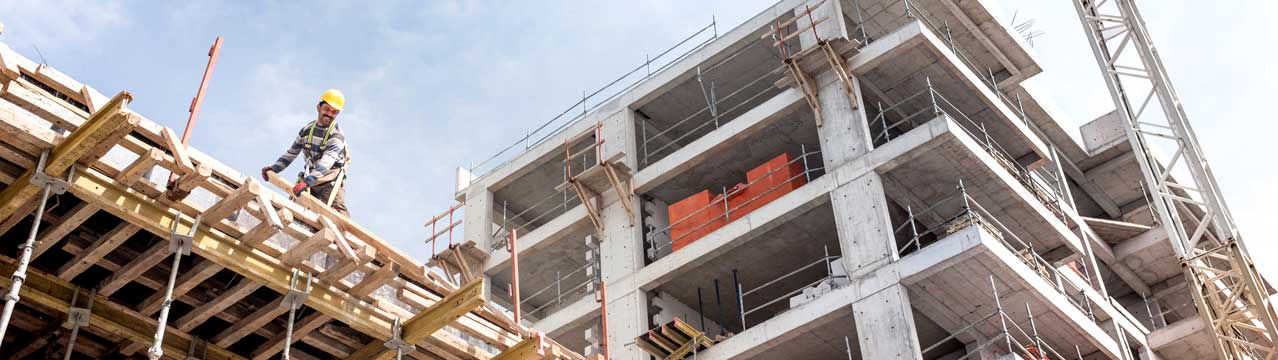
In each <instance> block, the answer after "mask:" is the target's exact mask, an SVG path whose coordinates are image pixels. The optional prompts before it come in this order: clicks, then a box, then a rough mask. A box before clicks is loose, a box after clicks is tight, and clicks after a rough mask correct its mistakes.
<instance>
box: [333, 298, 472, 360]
mask: <svg viewBox="0 0 1278 360" xmlns="http://www.w3.org/2000/svg"><path fill="white" fill-rule="evenodd" d="M487 301H488V300H487V299H486V298H484V279H483V278H478V279H475V280H474V281H471V282H470V283H469V284H466V286H462V288H461V289H458V290H457V291H456V292H453V293H452V294H449V295H448V296H445V297H444V298H443V299H441V300H440V301H439V302H437V303H435V305H433V306H431V307H429V308H427V309H426V310H422V312H419V313H417V315H413V317H412V318H411V319H409V320H408V321H406V322H404V328H403V330H402V331H401V336H403V338H404V339H403V340H404V342H407V343H409V344H416V343H419V342H422V341H424V340H426V338H428V337H430V335H431V334H434V333H435V332H436V331H439V330H440V329H443V328H444V326H447V325H448V324H451V323H453V322H454V321H457V319H459V318H461V317H462V316H463V315H466V314H467V313H469V312H471V311H476V310H479V308H480V307H482V306H483V305H484V303H485V302H487ZM392 356H394V352H391V351H389V349H387V348H386V347H385V346H384V345H383V344H382V342H381V341H377V340H374V341H373V343H371V344H368V345H367V346H364V348H363V349H360V350H359V351H356V352H355V353H354V354H351V356H350V357H348V359H359V360H363V359H377V360H386V359H390V358H391V357H392Z"/></svg>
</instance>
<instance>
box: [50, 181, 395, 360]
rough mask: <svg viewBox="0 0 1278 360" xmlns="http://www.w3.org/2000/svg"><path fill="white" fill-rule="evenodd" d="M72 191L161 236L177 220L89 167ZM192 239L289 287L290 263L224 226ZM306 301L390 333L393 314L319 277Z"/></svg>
mask: <svg viewBox="0 0 1278 360" xmlns="http://www.w3.org/2000/svg"><path fill="white" fill-rule="evenodd" d="M68 191H69V192H71V193H72V194H74V195H75V196H76V197H78V198H80V199H83V200H84V201H86V202H88V203H91V204H95V205H97V206H99V207H101V208H102V209H103V210H105V211H107V212H109V213H111V215H115V216H116V217H119V218H121V219H124V221H128V222H130V223H133V224H134V225H137V226H139V227H141V228H143V229H145V230H146V231H149V232H151V233H153V234H156V235H158V236H161V237H168V236H169V229H170V226H171V224H173V222H174V221H177V220H176V213H175V212H172V211H170V208H169V207H168V206H166V205H164V204H163V203H160V202H159V201H157V200H152V199H148V198H147V197H146V196H145V195H142V194H140V193H138V192H136V191H133V190H132V189H128V188H125V187H123V186H120V185H119V184H116V183H115V181H113V180H111V179H109V178H107V177H105V176H103V175H102V174H99V173H97V172H96V171H92V170H89V169H88V168H85V167H79V168H77V169H76V176H75V179H73V180H72V181H71V188H70V189H69V190H68ZM192 220H193V219H191V218H189V217H184V218H182V219H181V220H180V221H178V226H177V232H178V233H180V234H186V233H190V231H191V221H192ZM192 245H193V246H192V249H191V250H192V251H193V252H195V253H196V254H198V255H200V256H202V257H204V258H205V259H208V260H209V261H213V262H215V263H217V264H219V265H222V266H224V267H226V268H227V269H230V270H231V271H234V272H236V273H239V274H240V275H243V276H244V277H246V278H248V279H249V280H252V281H255V282H258V283H261V284H264V285H266V286H268V287H270V288H271V289H273V290H275V291H277V292H279V293H281V294H284V293H288V289H289V278H290V277H291V274H292V269H291V268H289V267H288V266H286V265H283V264H281V263H280V262H279V260H277V259H275V258H272V257H270V256H268V255H266V254H264V253H262V252H260V251H254V250H253V249H252V248H249V247H246V246H243V245H240V244H239V243H238V242H237V241H235V239H232V238H230V237H227V236H226V235H224V234H222V233H220V232H211V231H209V230H208V228H207V227H201V228H200V229H199V231H198V232H197V233H196V234H195V236H194V240H193V244H192ZM306 305H307V306H310V307H311V308H313V309H315V310H318V311H319V312H321V313H324V314H326V315H328V316H332V317H333V318H334V319H336V320H340V321H342V322H343V323H346V324H347V325H350V327H351V328H354V329H356V330H359V331H361V332H364V333H366V334H368V335H371V336H373V337H376V338H383V339H387V338H390V336H391V317H390V315H388V314H386V313H385V312H384V311H382V310H380V309H377V308H375V307H374V306H373V305H372V304H369V303H366V302H363V301H360V300H358V299H356V298H354V297H352V296H350V295H349V294H346V293H345V292H342V291H341V290H339V289H337V288H335V287H333V286H332V285H331V284H327V283H324V282H323V281H319V280H316V284H315V285H314V288H313V289H312V290H311V294H310V296H308V297H307V299H306Z"/></svg>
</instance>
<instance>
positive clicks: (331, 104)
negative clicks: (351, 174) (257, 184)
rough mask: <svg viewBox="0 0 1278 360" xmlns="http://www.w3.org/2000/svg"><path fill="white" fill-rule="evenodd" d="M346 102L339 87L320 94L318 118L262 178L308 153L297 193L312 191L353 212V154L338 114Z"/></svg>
mask: <svg viewBox="0 0 1278 360" xmlns="http://www.w3.org/2000/svg"><path fill="white" fill-rule="evenodd" d="M345 105H346V97H345V96H343V95H342V92H341V91H338V90H337V89H329V90H328V91H325V92H324V94H322V95H320V101H319V104H316V105H315V110H316V111H317V112H318V113H319V115H318V116H317V117H316V119H315V121H311V122H310V123H307V124H306V126H303V127H302V130H301V131H298V133H297V139H296V140H293V145H292V146H289V148H288V150H287V151H285V152H284V155H283V156H280V158H279V160H276V161H275V163H274V164H271V165H270V166H267V167H263V168H262V179H267V172H274V173H279V172H281V171H284V169H285V168H288V165H289V164H291V163H293V159H296V158H297V154H298V153H304V154H305V155H306V169H305V171H303V172H302V173H300V174H298V181H297V184H296V185H294V186H293V196H301V195H302V192H303V191H309V192H310V193H311V195H313V196H315V197H316V198H317V199H319V200H320V201H324V202H326V203H327V204H328V205H329V206H331V207H332V208H333V210H336V211H337V212H339V213H342V214H344V215H348V216H349V215H350V213H349V212H348V211H347V210H346V201H345V193H346V190H345V186H344V185H345V184H344V181H345V178H346V165H347V164H348V163H349V162H350V161H349V160H350V158H349V156H348V155H347V153H346V136H344V135H342V129H341V128H339V127H338V126H337V123H336V122H335V121H336V120H337V114H339V113H341V112H342V108H343V107H345Z"/></svg>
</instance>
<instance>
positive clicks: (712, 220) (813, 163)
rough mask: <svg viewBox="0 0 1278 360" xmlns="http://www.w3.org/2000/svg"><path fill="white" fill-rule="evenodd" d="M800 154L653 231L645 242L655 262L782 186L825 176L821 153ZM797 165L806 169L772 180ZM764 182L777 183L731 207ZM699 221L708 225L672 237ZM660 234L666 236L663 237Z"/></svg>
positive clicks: (723, 223) (730, 219)
mask: <svg viewBox="0 0 1278 360" xmlns="http://www.w3.org/2000/svg"><path fill="white" fill-rule="evenodd" d="M799 151H800V155H799V156H797V157H795V158H794V159H791V160H790V161H788V162H786V163H785V164H784V165H782V166H778V167H777V168H775V169H772V170H770V171H768V172H767V173H766V174H763V175H762V176H760V177H759V179H756V180H754V181H750V182H747V183H746V184H743V185H739V186H734V187H732V188H726V187H725V188H723V189H722V190H723V191H722V193H721V195H718V196H716V198H715V199H714V200H712V201H710V203H709V204H707V205H705V206H702V207H701V208H698V209H696V210H693V211H692V212H691V213H689V214H688V215H686V216H684V217H682V218H679V219H676V220H674V221H671V222H670V225H667V226H665V227H663V228H661V229H657V230H655V231H652V232H650V233H649V234H648V236H647V239H646V241H648V242H649V244H648V247H649V252H648V254H649V258H650V259H651V260H653V261H656V260H658V259H659V256H660V254H663V253H668V252H665V251H664V250H667V249H671V250H672V249H673V247H674V244H675V243H677V242H679V241H681V240H683V239H684V238H687V237H689V236H697V235H699V234H700V235H704V234H701V233H702V232H704V231H703V230H705V229H707V228H708V227H710V226H713V225H715V224H721V225H726V224H729V223H731V222H732V221H733V220H735V219H736V218H734V217H733V216H734V215H735V216H737V217H740V216H741V214H740V213H741V211H740V210H741V209H742V208H746V207H752V206H759V205H758V204H756V203H757V202H762V201H764V200H762V199H763V198H765V197H767V196H768V195H769V194H771V193H773V192H775V191H781V190H780V189H781V188H783V187H786V186H791V184H794V183H795V182H797V181H798V180H800V179H802V180H803V184H804V185H806V184H807V183H811V182H812V179H816V178H819V177H821V176H822V175H824V174H825V167H824V166H822V162H821V160H820V159H819V158H817V155H818V154H820V153H821V152H820V151H809V150H808V149H807V146H800V150H799ZM795 164H801V165H802V166H803V170H802V171H800V172H799V173H797V174H793V175H791V176H789V177H786V178H785V179H783V180H781V181H776V180H774V179H772V177H773V175H774V174H777V173H778V172H780V171H782V170H786V169H789V168H790V167H791V166H792V165H795ZM762 181H771V182H775V184H774V185H772V186H770V187H767V188H766V189H764V190H763V191H762V192H760V193H759V194H757V195H754V196H751V197H750V198H747V199H745V200H743V201H741V203H740V204H737V205H732V204H731V203H730V201H729V200H730V199H732V198H735V197H736V196H744V193H745V192H746V190H747V189H750V188H751V187H752V186H755V185H756V184H759V183H760V182H762ZM718 211H722V212H723V213H722V214H716V212H718ZM734 212H736V213H734ZM703 214H710V215H713V216H703ZM696 219H702V220H705V222H704V223H702V224H698V225H697V226H696V227H694V228H692V229H688V230H687V232H686V233H684V234H680V236H677V237H676V236H671V234H672V232H671V230H673V229H674V228H675V227H678V226H681V225H684V224H692V223H691V222H692V221H695V220H696ZM661 235H664V236H661ZM667 239H668V240H667Z"/></svg>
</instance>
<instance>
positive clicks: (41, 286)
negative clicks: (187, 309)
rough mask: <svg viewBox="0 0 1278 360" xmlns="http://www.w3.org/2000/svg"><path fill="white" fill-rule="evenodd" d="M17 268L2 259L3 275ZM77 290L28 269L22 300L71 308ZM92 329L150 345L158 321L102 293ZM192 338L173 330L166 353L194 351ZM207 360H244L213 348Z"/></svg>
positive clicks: (3, 283)
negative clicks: (191, 349)
mask: <svg viewBox="0 0 1278 360" xmlns="http://www.w3.org/2000/svg"><path fill="white" fill-rule="evenodd" d="M16 268H17V265H16V264H14V260H13V259H9V258H4V259H0V273H12V272H13V271H14V270H15V269H16ZM10 284H12V279H10V278H7V277H5V278H0V286H9V285H10ZM74 292H75V286H74V285H72V284H71V283H69V282H66V281H64V280H61V279H58V278H57V277H55V276H52V275H49V274H45V273H42V272H40V271H39V270H36V269H28V271H27V278H26V282H25V283H23V284H22V300H23V302H24V303H27V304H34V305H39V306H43V307H46V308H52V309H66V308H68V307H69V306H70V302H71V298H72V296H73V295H74ZM89 329H90V330H92V331H94V332H95V333H98V334H115V335H119V336H121V337H124V338H125V339H128V340H130V341H134V342H142V343H150V342H151V341H152V340H153V335H154V334H155V320H154V319H150V318H148V317H146V316H142V315H141V314H138V313H136V312H133V311H132V310H129V309H127V308H125V307H124V306H121V305H119V304H116V303H115V302H113V301H111V300H110V299H108V298H107V297H106V296H105V295H102V294H101V293H99V294H98V295H96V299H95V300H94V306H93V308H92V309H90V315H89ZM190 343H191V335H189V334H187V333H186V332H183V331H178V330H175V329H170V330H169V331H167V332H166V333H165V336H164V343H163V346H162V347H163V349H164V352H165V353H166V354H185V353H186V350H187V349H188V348H189V347H190ZM205 359H207V360H215V359H226V360H231V359H243V357H240V356H238V355H235V354H234V353H232V352H230V351H227V350H226V349H223V348H221V347H217V346H210V347H209V352H208V356H207V357H206V358H205Z"/></svg>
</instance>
